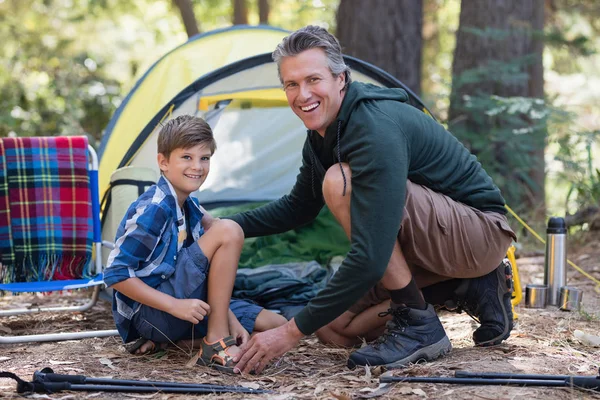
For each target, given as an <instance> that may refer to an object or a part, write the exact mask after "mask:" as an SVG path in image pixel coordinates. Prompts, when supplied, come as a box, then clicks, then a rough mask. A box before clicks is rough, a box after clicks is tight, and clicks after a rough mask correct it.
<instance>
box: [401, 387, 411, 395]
mask: <svg viewBox="0 0 600 400" xmlns="http://www.w3.org/2000/svg"><path fill="white" fill-rule="evenodd" d="M399 392H400V394H413V388H411V387H410V386H402V387H400V390H399Z"/></svg>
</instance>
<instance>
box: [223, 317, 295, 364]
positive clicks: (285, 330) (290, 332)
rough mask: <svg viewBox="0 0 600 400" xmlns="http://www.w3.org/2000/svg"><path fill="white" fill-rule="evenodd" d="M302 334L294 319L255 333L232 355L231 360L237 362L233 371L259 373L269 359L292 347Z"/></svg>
mask: <svg viewBox="0 0 600 400" xmlns="http://www.w3.org/2000/svg"><path fill="white" fill-rule="evenodd" d="M303 336H304V334H303V333H302V332H300V330H299V329H298V327H297V326H296V322H295V321H294V319H291V320H290V321H288V323H286V324H285V325H282V326H280V327H277V328H274V329H269V330H268V331H265V332H261V333H257V334H256V335H255V336H254V337H252V339H250V341H249V342H248V343H246V344H244V345H243V346H242V347H241V349H240V352H239V353H238V354H236V355H235V356H234V357H233V361H235V362H237V364H236V366H235V369H234V371H235V372H236V373H240V372H244V373H250V371H254V372H255V373H257V374H259V373H261V372H262V371H263V369H265V367H266V366H267V364H268V363H269V361H271V360H272V359H273V358H275V357H279V356H281V355H283V354H285V353H286V352H287V351H289V350H291V349H292V348H294V346H296V345H297V344H298V342H299V341H300V339H301V338H302V337H303ZM238 360H239V361H238Z"/></svg>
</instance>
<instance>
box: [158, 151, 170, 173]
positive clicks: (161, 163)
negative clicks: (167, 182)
mask: <svg viewBox="0 0 600 400" xmlns="http://www.w3.org/2000/svg"><path fill="white" fill-rule="evenodd" d="M156 160H157V161H158V168H160V170H161V171H162V172H166V171H167V169H168V166H169V160H168V159H167V157H165V155H164V154H163V153H158V154H157V155H156Z"/></svg>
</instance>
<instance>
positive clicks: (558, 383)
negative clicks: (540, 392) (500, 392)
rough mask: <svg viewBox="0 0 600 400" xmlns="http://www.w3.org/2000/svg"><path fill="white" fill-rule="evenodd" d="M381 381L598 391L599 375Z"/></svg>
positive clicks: (386, 380) (385, 379)
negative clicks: (567, 388)
mask: <svg viewBox="0 0 600 400" xmlns="http://www.w3.org/2000/svg"><path fill="white" fill-rule="evenodd" d="M379 381H380V382H381V383H390V382H407V383H408V382H415V383H446V384H454V385H457V384H458V385H509V386H545V387H576V388H581V389H590V390H595V391H598V392H600V376H569V375H519V374H494V373H492V374H485V373H474V374H473V375H471V373H469V372H466V371H459V372H458V373H457V377H418V376H409V377H402V376H384V377H381V378H379Z"/></svg>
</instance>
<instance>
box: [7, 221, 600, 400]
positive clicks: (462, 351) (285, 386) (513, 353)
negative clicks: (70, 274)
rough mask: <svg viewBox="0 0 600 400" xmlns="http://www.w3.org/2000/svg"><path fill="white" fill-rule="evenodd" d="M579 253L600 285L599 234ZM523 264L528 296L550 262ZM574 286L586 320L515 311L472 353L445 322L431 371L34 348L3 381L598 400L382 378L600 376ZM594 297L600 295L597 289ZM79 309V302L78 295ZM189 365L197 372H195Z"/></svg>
mask: <svg viewBox="0 0 600 400" xmlns="http://www.w3.org/2000/svg"><path fill="white" fill-rule="evenodd" d="M579 242H580V243H581V244H579V245H577V246H576V247H577V248H573V249H572V248H570V249H569V259H570V260H572V261H574V262H575V263H576V264H577V265H579V266H580V267H582V268H583V269H584V270H585V271H587V272H588V273H589V274H591V275H592V276H594V277H595V278H596V279H600V234H598V233H595V234H594V235H590V234H588V235H587V237H586V238H584V239H583V240H580V241H579ZM572 247H573V246H572ZM529 254H530V256H529V257H520V258H519V259H518V260H517V265H518V269H519V275H520V278H521V282H522V285H523V288H524V287H525V285H526V284H527V283H541V282H542V280H543V263H544V257H543V254H541V253H540V252H538V254H539V255H535V253H532V252H530V253H529ZM568 283H569V285H574V286H577V287H579V288H581V289H583V291H584V296H583V304H582V311H580V312H563V311H558V310H556V309H555V308H551V307H548V308H546V309H544V310H537V309H527V308H524V306H523V303H521V305H519V306H517V308H516V312H517V314H518V320H517V323H516V326H515V329H514V330H513V332H512V335H511V337H510V338H509V339H508V340H507V341H506V342H504V343H503V344H501V345H499V346H496V347H492V348H476V347H473V342H472V339H471V334H472V331H473V330H474V329H475V328H476V327H477V324H476V323H475V322H474V321H472V320H471V319H470V318H469V317H468V316H466V315H465V314H460V315H457V314H451V313H447V312H445V313H442V314H440V316H441V319H442V323H443V324H444V327H445V329H446V332H447V333H448V336H449V337H450V340H451V342H452V345H453V348H454V349H453V351H452V352H451V354H449V355H448V356H446V357H444V358H442V359H440V360H438V361H435V362H430V363H421V364H415V365H411V366H409V367H407V368H404V369H399V370H393V371H387V372H385V371H383V370H382V369H381V368H357V369H355V370H353V371H351V370H348V369H347V368H346V359H347V357H348V354H349V350H347V349H339V348H331V347H326V346H323V345H321V344H319V343H318V342H317V339H316V337H315V336H314V335H313V336H309V337H307V338H305V339H303V340H302V341H301V343H300V345H299V346H298V347H297V348H295V349H294V350H293V351H290V352H289V353H287V354H286V355H285V356H284V357H282V358H281V359H279V360H278V362H276V363H275V364H274V365H273V366H271V367H270V368H269V369H267V370H266V371H265V372H264V373H263V374H262V375H259V376H231V375H227V374H223V373H220V372H217V371H214V370H212V369H209V368H206V367H200V366H195V365H193V363H190V360H192V359H193V356H194V352H192V351H188V350H185V349H178V348H175V347H170V348H169V349H167V350H166V351H162V352H159V353H156V354H154V355H149V356H131V355H129V354H128V353H126V352H125V350H124V349H123V346H122V344H121V341H120V339H119V338H117V337H108V338H92V339H84V340H74V341H63V342H46V343H30V344H10V345H0V371H9V372H12V373H15V374H17V375H18V376H19V377H21V378H23V379H26V380H31V378H32V375H33V372H34V371H36V370H41V369H42V368H43V367H51V368H52V369H53V370H54V371H55V372H57V373H63V374H78V375H85V376H87V377H94V378H108V379H135V380H140V379H143V380H154V381H177V382H194V383H208V384H218V385H242V386H245V387H249V388H261V389H268V390H271V391H272V393H270V394H262V395H248V394H221V395H218V394H209V395H206V396H205V397H204V398H206V399H245V398H270V399H274V400H284V399H334V398H337V399H360V398H382V399H393V398H400V397H404V396H410V398H412V399H438V398H452V399H473V398H475V399H515V398H527V399H544V400H550V399H565V398H572V399H600V393H599V392H596V393H594V392H591V391H583V390H579V389H572V388H546V387H539V388H534V387H508V386H463V385H447V384H418V383H395V384H383V385H380V384H379V377H380V375H381V374H383V373H385V374H386V375H387V374H392V375H394V376H445V377H449V376H453V374H454V372H455V371H457V370H468V371H477V372H482V371H488V372H510V373H533V374H548V375H557V374H559V375H588V376H590V375H597V374H598V373H599V372H598V368H599V367H600V347H592V346H591V345H589V344H586V343H583V342H581V341H580V340H578V339H576V338H575V337H574V334H573V333H574V331H575V330H577V329H579V330H581V331H584V332H586V333H588V334H593V335H596V336H598V335H600V293H599V292H598V291H596V290H595V285H594V284H593V282H592V281H591V280H589V279H587V278H585V277H584V276H583V275H581V274H580V273H578V272H577V271H575V270H574V269H572V268H570V269H569V273H568ZM596 289H597V288H596ZM67 297H69V296H62V297H56V296H54V295H52V296H41V297H40V296H37V297H33V296H19V297H6V296H5V297H0V308H2V309H4V308H8V307H9V305H8V304H9V302H10V307H15V306H18V305H19V304H20V303H22V304H25V303H26V302H27V301H30V300H34V301H35V302H36V303H38V304H46V303H50V302H52V303H53V304H56V303H61V302H62V301H64V300H65V299H66V298H67ZM71 297H73V298H76V299H79V298H80V297H82V296H81V293H77V294H74V295H71ZM57 328H58V329H59V330H60V331H69V330H85V329H114V325H113V321H112V317H111V314H110V304H109V303H108V302H106V301H99V302H98V303H97V305H96V306H94V308H93V309H92V310H91V311H88V312H86V313H84V314H48V315H30V316H21V317H4V318H0V334H1V335H20V334H34V333H43V332H48V331H51V330H52V329H57ZM190 364H191V365H190ZM15 388H16V385H15V383H14V381H12V380H9V379H1V378H0V398H20V396H19V395H17V394H16V391H15ZM125 396H127V397H129V398H141V399H150V398H152V399H180V398H181V399H183V398H189V397H190V396H189V395H178V394H165V393H156V394H139V393H138V394H133V393H132V394H127V395H126V394H123V393H108V392H60V393H55V394H49V395H33V396H31V397H35V398H47V399H87V398H109V399H120V398H124V397H125Z"/></svg>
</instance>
